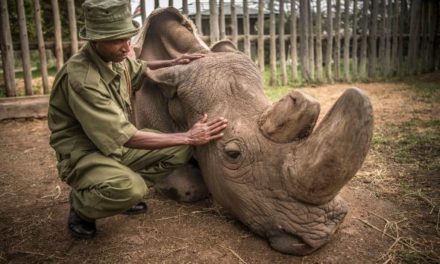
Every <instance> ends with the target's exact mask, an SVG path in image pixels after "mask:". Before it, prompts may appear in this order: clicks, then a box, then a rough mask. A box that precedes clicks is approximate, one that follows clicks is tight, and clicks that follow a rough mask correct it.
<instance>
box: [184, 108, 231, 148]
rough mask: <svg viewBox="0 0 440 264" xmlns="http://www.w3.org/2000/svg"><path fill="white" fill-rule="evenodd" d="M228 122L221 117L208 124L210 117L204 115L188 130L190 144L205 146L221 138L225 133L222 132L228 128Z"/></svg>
mask: <svg viewBox="0 0 440 264" xmlns="http://www.w3.org/2000/svg"><path fill="white" fill-rule="evenodd" d="M227 123H228V121H227V120H226V119H225V118H223V117H219V118H217V119H215V120H214V121H211V122H209V123H208V115H207V114H204V115H203V117H202V118H201V119H200V120H199V121H197V123H195V124H194V125H193V127H192V128H191V129H190V130H188V132H186V133H187V136H188V139H189V142H188V143H189V144H191V145H203V144H206V143H208V142H209V141H211V140H214V139H218V138H221V137H222V136H223V133H221V131H222V130H223V129H225V128H226V126H227Z"/></svg>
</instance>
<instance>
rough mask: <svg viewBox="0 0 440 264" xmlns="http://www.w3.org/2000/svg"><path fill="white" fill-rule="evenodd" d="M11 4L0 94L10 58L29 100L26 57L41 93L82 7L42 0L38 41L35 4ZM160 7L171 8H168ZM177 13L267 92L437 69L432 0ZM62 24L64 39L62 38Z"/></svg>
mask: <svg viewBox="0 0 440 264" xmlns="http://www.w3.org/2000/svg"><path fill="white" fill-rule="evenodd" d="M14 1H16V2H15V6H16V7H17V10H15V13H14V14H17V16H16V17H17V18H18V19H12V18H11V16H10V8H8V4H10V3H11V1H9V0H0V8H1V9H0V23H1V28H2V31H1V33H0V40H1V57H2V69H3V88H2V89H4V93H3V94H4V95H5V96H7V97H14V96H16V95H17V91H16V81H17V79H18V78H17V77H16V73H15V72H16V66H15V62H14V60H15V59H14V52H19V53H20V56H21V61H22V63H21V65H20V67H22V68H23V69H22V72H23V77H21V78H23V79H24V83H25V94H26V95H32V94H33V89H32V69H31V68H32V67H31V63H32V62H31V60H30V56H29V52H30V50H38V53H39V61H38V62H37V64H38V68H39V70H40V74H41V79H42V86H43V89H42V93H44V94H47V93H49V92H50V87H49V81H48V76H49V74H48V64H47V58H46V53H47V50H50V51H53V54H54V56H55V58H56V69H57V70H59V69H60V68H61V67H62V65H63V63H64V62H65V61H66V60H67V59H68V56H71V55H72V54H75V53H76V52H77V51H78V48H79V47H81V45H82V44H83V43H84V42H83V41H80V40H78V30H79V28H80V27H81V26H82V25H83V18H82V17H80V16H78V15H77V13H76V11H77V9H76V8H75V7H76V6H78V5H75V4H78V2H83V1H82V0H81V1H78V0H66V1H60V0H44V1H50V2H51V6H52V18H53V21H51V30H52V31H53V32H52V33H53V34H52V35H53V37H52V38H50V39H44V37H43V32H46V31H47V29H45V28H44V25H43V24H42V19H41V7H40V0H14ZM75 1H76V2H75ZM29 2H32V7H33V10H32V12H25V8H24V4H25V3H29ZM161 3H162V4H163V1H158V0H155V1H154V6H155V7H156V8H159V7H164V6H160V4H161ZM167 4H168V5H170V6H172V5H173V4H174V1H173V0H169V1H168V2H167ZM60 5H62V6H60ZM139 5H140V10H141V12H140V17H141V19H142V21H143V20H144V19H145V18H146V13H145V7H146V1H145V0H140V1H139ZM60 8H66V9H67V13H68V15H67V16H63V17H61V16H60ZM63 10H64V9H63ZM133 11H135V7H133ZM180 11H181V12H182V13H183V14H185V15H187V16H188V17H189V18H190V19H192V20H193V21H194V23H195V24H196V25H197V27H198V28H199V34H201V35H202V39H203V40H205V41H206V42H208V43H210V44H212V43H214V42H215V41H218V40H222V39H230V40H231V41H232V42H233V43H234V44H236V45H237V47H238V48H239V49H240V50H241V51H242V52H244V53H245V54H247V55H249V56H250V57H251V58H252V59H253V60H254V61H255V62H256V63H257V64H258V66H259V69H260V70H261V71H262V72H263V71H264V69H265V65H266V64H267V65H268V67H269V80H268V81H269V84H270V85H273V86H275V85H287V84H288V83H289V82H300V81H304V82H314V81H317V82H333V81H348V82H350V81H354V80H375V79H377V78H387V77H391V76H396V75H408V74H421V73H426V72H431V71H435V70H438V69H439V68H440V38H439V31H440V30H439V28H440V16H439V14H440V1H438V0H310V1H309V0H229V1H225V0H218V1H217V0H209V1H208V0H206V1H203V0H189V1H188V0H183V1H182V7H181V8H180ZM28 20H33V21H34V22H33V23H32V24H33V25H34V26H35V32H36V38H35V39H32V40H30V39H29V37H28V30H29V28H27V24H28V23H26V22H27V21H28ZM64 20H66V21H68V25H69V34H68V35H66V34H64V35H63V31H62V23H61V22H62V21H64ZM11 27H14V28H19V32H20V34H19V38H13V37H12V35H11ZM63 38H64V39H66V38H67V39H68V41H66V40H64V41H63ZM34 64H35V63H34Z"/></svg>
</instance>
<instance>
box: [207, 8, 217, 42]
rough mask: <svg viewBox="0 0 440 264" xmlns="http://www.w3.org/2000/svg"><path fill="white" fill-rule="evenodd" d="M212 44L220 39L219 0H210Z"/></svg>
mask: <svg viewBox="0 0 440 264" xmlns="http://www.w3.org/2000/svg"><path fill="white" fill-rule="evenodd" d="M209 12H210V17H209V27H210V45H212V44H214V43H215V42H216V41H218V39H219V32H218V31H219V29H218V10H217V0H209Z"/></svg>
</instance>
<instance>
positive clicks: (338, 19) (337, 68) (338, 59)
mask: <svg viewBox="0 0 440 264" xmlns="http://www.w3.org/2000/svg"><path fill="white" fill-rule="evenodd" d="M335 34H336V38H335V44H336V45H335V79H336V80H337V81H339V80H340V78H341V76H340V72H341V0H336V27H335Z"/></svg>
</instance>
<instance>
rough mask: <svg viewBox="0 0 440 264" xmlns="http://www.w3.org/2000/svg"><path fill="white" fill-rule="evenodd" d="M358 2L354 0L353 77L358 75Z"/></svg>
mask: <svg viewBox="0 0 440 264" xmlns="http://www.w3.org/2000/svg"><path fill="white" fill-rule="evenodd" d="M357 5H358V2H357V0H354V1H353V45H352V47H353V48H352V50H351V57H352V65H351V72H352V78H353V79H356V78H357V75H358V34H357V21H358V6H357Z"/></svg>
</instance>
